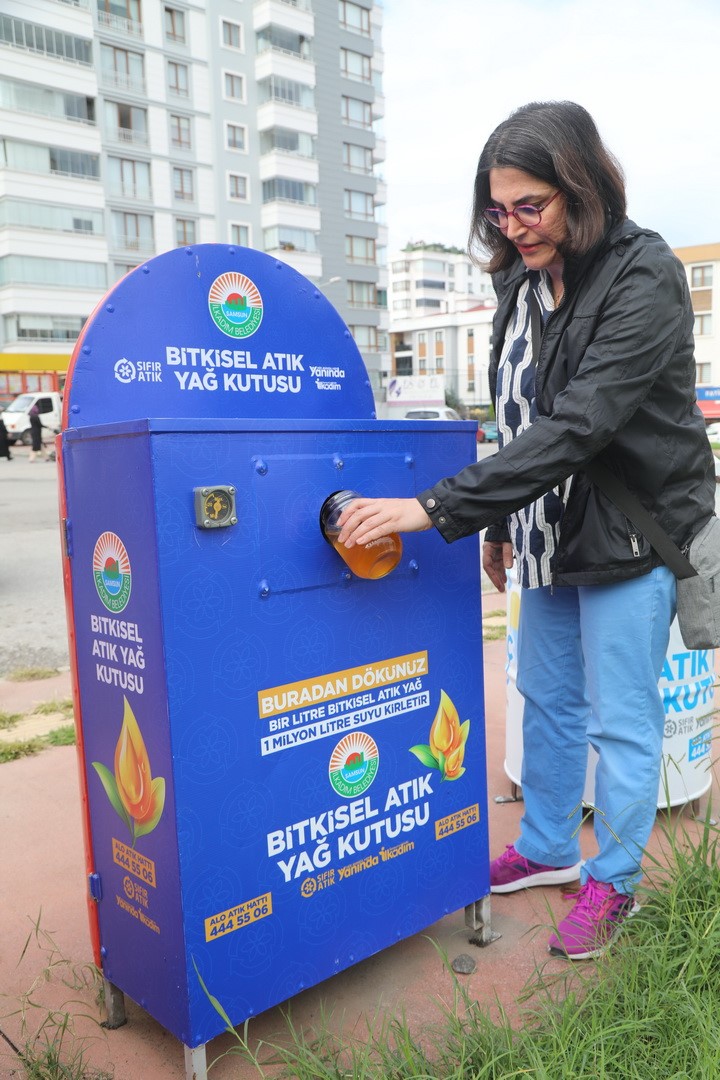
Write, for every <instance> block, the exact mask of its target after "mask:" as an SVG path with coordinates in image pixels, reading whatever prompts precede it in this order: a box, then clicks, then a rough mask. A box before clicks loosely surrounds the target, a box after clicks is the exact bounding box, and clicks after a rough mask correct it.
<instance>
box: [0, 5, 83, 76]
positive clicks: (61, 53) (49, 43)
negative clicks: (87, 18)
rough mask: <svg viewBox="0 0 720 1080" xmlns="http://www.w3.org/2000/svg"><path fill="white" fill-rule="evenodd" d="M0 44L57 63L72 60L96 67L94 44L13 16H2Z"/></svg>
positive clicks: (0, 20)
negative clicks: (55, 60) (53, 59)
mask: <svg viewBox="0 0 720 1080" xmlns="http://www.w3.org/2000/svg"><path fill="white" fill-rule="evenodd" d="M0 41H3V42H5V44H6V45H11V46H12V47H13V48H16V49H27V50H28V52H34V53H41V54H43V55H44V56H52V57H54V58H55V59H57V60H70V61H72V62H74V63H76V64H86V65H88V66H89V65H90V64H92V41H89V40H88V39H87V38H81V37H75V35H74V34H63V33H62V31H60V30H53V29H51V28H50V27H49V26H40V25H39V24H38V23H33V22H26V21H25V20H24V19H16V18H13V17H11V16H10V15H0Z"/></svg>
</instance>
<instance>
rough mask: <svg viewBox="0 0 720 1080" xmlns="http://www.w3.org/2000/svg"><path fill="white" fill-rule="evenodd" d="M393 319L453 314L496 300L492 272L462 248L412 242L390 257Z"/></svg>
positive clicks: (390, 307)
mask: <svg viewBox="0 0 720 1080" xmlns="http://www.w3.org/2000/svg"><path fill="white" fill-rule="evenodd" d="M389 278H390V303H389V310H390V319H391V322H392V323H393V325H394V324H395V323H397V322H400V321H402V320H404V319H417V318H421V317H422V316H424V315H432V314H440V315H444V314H450V313H452V312H457V311H466V310H467V309H468V308H470V307H477V305H478V304H481V303H484V302H486V301H489V302H491V303H493V304H494V303H495V293H494V292H493V287H492V280H491V278H490V275H489V274H486V273H485V271H483V270H480V269H478V267H477V266H476V265H475V264H474V263H473V262H472V261H471V259H470V258H469V256H468V255H467V254H466V253H465V252H464V251H462V250H461V249H460V248H455V247H446V246H445V245H444V244H426V243H424V242H420V243H416V244H408V245H407V246H406V247H405V248H403V250H402V251H399V252H396V253H394V254H393V255H392V257H391V259H390V274H389Z"/></svg>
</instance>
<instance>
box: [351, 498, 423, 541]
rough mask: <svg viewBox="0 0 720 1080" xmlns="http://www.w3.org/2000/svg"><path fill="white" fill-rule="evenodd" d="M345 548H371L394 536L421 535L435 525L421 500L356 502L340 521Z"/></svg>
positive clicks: (362, 500)
mask: <svg viewBox="0 0 720 1080" xmlns="http://www.w3.org/2000/svg"><path fill="white" fill-rule="evenodd" d="M338 524H339V525H340V535H339V536H338V540H339V541H340V543H341V544H344V545H345V547H347V548H351V547H353V546H354V545H355V544H360V545H364V544H369V543H370V542H371V541H372V540H378V539H379V538H380V537H381V536H389V535H390V533H394V532H421V531H422V530H423V529H430V528H432V521H431V520H430V518H429V517H428V515H427V514H426V513H425V511H424V510H423V508H422V506H421V505H420V503H419V502H418V501H417V499H355V500H354V501H353V502H351V503H350V505H349V506H348V507H347V508H346V509H345V510H343V512H342V514H341V515H340V518H339V520H338Z"/></svg>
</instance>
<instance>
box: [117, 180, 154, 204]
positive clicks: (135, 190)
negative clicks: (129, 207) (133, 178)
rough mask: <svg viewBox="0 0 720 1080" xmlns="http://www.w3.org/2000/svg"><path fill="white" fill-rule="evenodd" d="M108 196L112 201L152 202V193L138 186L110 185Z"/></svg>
mask: <svg viewBox="0 0 720 1080" xmlns="http://www.w3.org/2000/svg"><path fill="white" fill-rule="evenodd" d="M108 195H109V197H110V198H111V199H132V201H133V202H136V201H139V202H152V191H150V190H149V189H148V188H147V187H141V186H139V185H138V184H110V186H109V187H108Z"/></svg>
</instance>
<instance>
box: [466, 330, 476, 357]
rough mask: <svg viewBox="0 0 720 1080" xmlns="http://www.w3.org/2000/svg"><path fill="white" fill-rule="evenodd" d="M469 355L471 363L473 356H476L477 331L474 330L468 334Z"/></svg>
mask: <svg viewBox="0 0 720 1080" xmlns="http://www.w3.org/2000/svg"><path fill="white" fill-rule="evenodd" d="M467 354H468V361H470V358H471V357H472V356H474V354H475V331H474V330H468V332H467Z"/></svg>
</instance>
